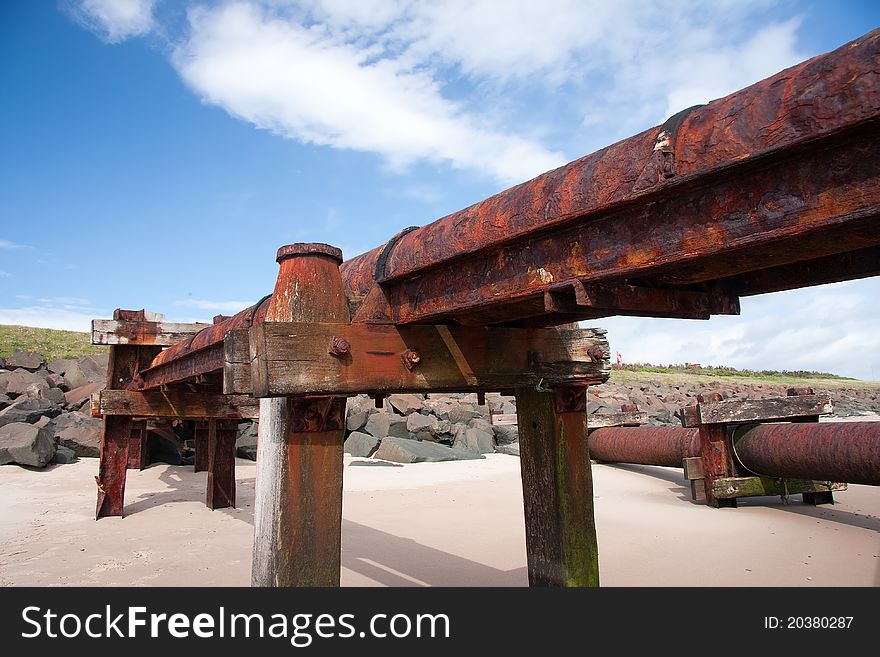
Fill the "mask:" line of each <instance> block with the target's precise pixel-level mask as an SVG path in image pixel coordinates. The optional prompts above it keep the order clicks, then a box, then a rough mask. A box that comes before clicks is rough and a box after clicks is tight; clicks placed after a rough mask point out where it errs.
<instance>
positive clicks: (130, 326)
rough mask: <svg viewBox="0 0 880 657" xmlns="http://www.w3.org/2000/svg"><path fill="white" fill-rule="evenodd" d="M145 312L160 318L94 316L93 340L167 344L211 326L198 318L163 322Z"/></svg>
mask: <svg viewBox="0 0 880 657" xmlns="http://www.w3.org/2000/svg"><path fill="white" fill-rule="evenodd" d="M147 314H148V315H149V316H151V317H157V318H161V319H155V320H146V319H132V320H115V319H93V320H92V338H91V341H92V344H106V345H150V346H157V347H168V346H170V345H173V344H175V343H177V342H180V341H181V340H186V339H187V338H188V337H190V336H192V335H195V334H196V333H198V332H199V331H201V330H202V329H203V328H206V327H207V326H210V324H202V323H199V322H196V323H192V324H177V323H172V322H166V321H164V316H162V315H157V314H155V313H147Z"/></svg>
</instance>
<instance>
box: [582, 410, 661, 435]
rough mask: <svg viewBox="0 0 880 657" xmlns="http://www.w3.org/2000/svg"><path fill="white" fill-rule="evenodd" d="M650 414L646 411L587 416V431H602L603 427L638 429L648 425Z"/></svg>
mask: <svg viewBox="0 0 880 657" xmlns="http://www.w3.org/2000/svg"><path fill="white" fill-rule="evenodd" d="M647 422H648V414H647V413H645V412H644V411H634V412H629V413H602V414H597V413H593V414H591V415H587V430H590V431H591V430H593V429H600V428H602V427H637V426H639V425H641V424H647Z"/></svg>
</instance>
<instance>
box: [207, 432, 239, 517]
mask: <svg viewBox="0 0 880 657" xmlns="http://www.w3.org/2000/svg"><path fill="white" fill-rule="evenodd" d="M237 428H238V424H237V423H236V422H235V421H234V420H216V419H213V418H212V419H210V420H208V489H207V499H206V503H207V505H208V508H209V509H225V508H228V507H234V506H235V436H236V433H237Z"/></svg>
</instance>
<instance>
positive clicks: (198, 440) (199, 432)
mask: <svg viewBox="0 0 880 657" xmlns="http://www.w3.org/2000/svg"><path fill="white" fill-rule="evenodd" d="M195 424H196V426H195V427H194V428H193V438H194V439H195V454H193V472H204V471H205V470H207V469H208V423H207V422H205V421H199V422H196V423H195Z"/></svg>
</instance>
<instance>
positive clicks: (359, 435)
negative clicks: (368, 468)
mask: <svg viewBox="0 0 880 657" xmlns="http://www.w3.org/2000/svg"><path fill="white" fill-rule="evenodd" d="M380 440H381V439H380V438H376V437H375V436H371V435H370V434H368V433H363V432H361V431H355V432H353V433H351V434H350V435H349V436H348V438H346V439H345V447H344V450H345V452H346V453H348V454H351V455H352V456H358V457H370V456H372V455H373V453H374V452H375V451H376V449H378V447H379V442H380Z"/></svg>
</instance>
